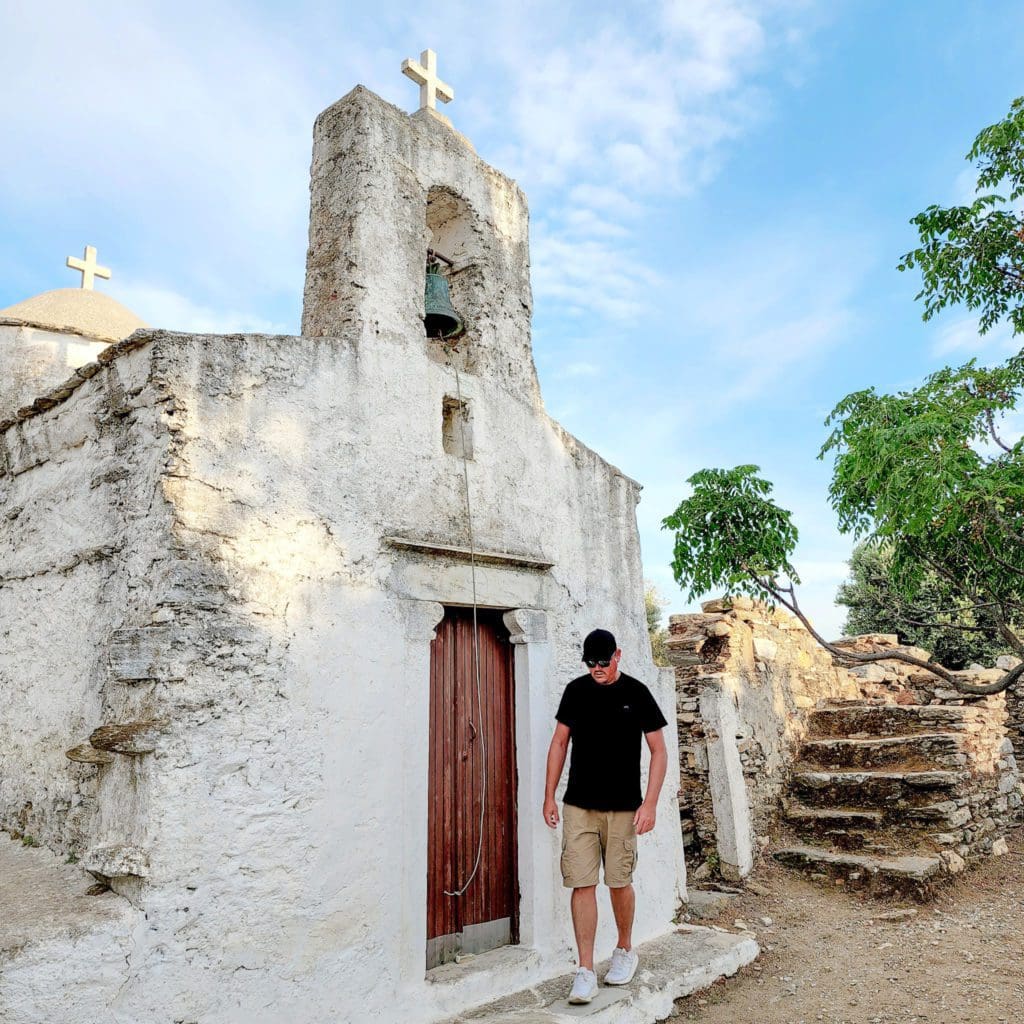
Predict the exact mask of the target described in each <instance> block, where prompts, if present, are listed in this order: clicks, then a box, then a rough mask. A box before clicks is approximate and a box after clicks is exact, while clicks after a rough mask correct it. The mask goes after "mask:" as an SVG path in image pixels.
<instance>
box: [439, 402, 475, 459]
mask: <svg viewBox="0 0 1024 1024" xmlns="http://www.w3.org/2000/svg"><path fill="white" fill-rule="evenodd" d="M441 445H442V447H443V448H444V450H445V451H446V452H447V453H448V454H449V455H454V456H455V457H456V458H459V459H471V458H473V415H472V413H471V412H470V408H469V403H468V402H460V401H459V400H458V399H457V398H454V397H453V396H452V395H445V396H444V399H443V400H442V402H441Z"/></svg>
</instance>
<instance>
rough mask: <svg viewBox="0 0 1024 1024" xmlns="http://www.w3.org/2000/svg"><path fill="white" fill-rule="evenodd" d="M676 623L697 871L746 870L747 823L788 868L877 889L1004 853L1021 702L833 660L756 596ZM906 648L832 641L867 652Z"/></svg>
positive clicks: (673, 635) (684, 810) (900, 667)
mask: <svg viewBox="0 0 1024 1024" xmlns="http://www.w3.org/2000/svg"><path fill="white" fill-rule="evenodd" d="M669 630H670V639H669V642H668V649H669V651H670V658H671V660H672V661H673V663H674V664H675V667H676V683H677V698H678V723H679V741H680V754H681V758H682V762H681V789H680V814H681V819H682V827H683V832H684V841H685V842H686V845H687V852H688V855H689V857H690V859H691V864H696V865H698V867H697V871H696V874H697V877H701V876H702V875H706V874H708V873H709V872H710V871H711V870H713V869H716V868H717V869H718V870H719V871H720V872H721V873H722V874H723V875H725V876H726V877H736V876H742V875H743V874H745V873H746V870H749V867H748V864H749V863H750V857H744V856H743V853H742V851H743V847H744V837H743V835H742V834H740V831H741V830H740V829H738V825H740V826H742V824H743V822H744V820H745V821H746V822H747V825H746V827H747V829H748V837H749V838H748V839H747V844H746V845H747V847H748V848H749V849H750V850H751V852H752V853H756V851H757V850H758V848H766V847H768V846H769V845H773V847H774V848H775V850H776V852H777V854H779V855H781V856H780V859H782V860H783V861H784V862H786V863H789V864H791V865H794V866H801V867H805V868H807V869H809V870H811V871H812V872H814V873H815V874H817V875H821V876H823V877H824V876H829V877H834V878H840V879H841V880H843V881H844V882H847V883H849V884H865V885H870V886H871V887H872V888H873V889H876V890H885V889H886V887H887V886H888V888H889V889H890V890H891V889H894V888H904V889H908V890H911V891H914V892H916V893H917V894H918V895H925V894H927V893H928V892H929V891H930V889H931V885H932V880H933V876H934V877H936V878H937V877H940V876H946V875H949V874H953V873H956V872H957V871H959V870H962V868H963V867H964V866H965V865H966V863H968V862H970V861H971V860H973V859H976V858H977V857H979V856H983V855H986V854H990V853H993V852H994V853H999V852H1001V851H1002V849H1003V847H1004V844H1003V843H1001V841H1000V840H1001V836H1002V835H1003V833H1004V832H1005V831H1006V830H1007V829H1008V828H1009V827H1011V826H1012V824H1013V823H1014V822H1015V821H1017V820H1019V818H1020V814H1021V782H1020V776H1019V774H1018V772H1017V765H1016V760H1015V757H1014V748H1013V742H1012V738H1011V737H1012V736H1013V735H1014V732H1013V730H1014V728H1015V723H1019V714H1020V712H1019V707H1020V705H1019V703H1018V698H1017V697H1016V695H1014V694H1010V695H1009V700H1008V699H1007V696H1006V695H1004V694H998V695H995V696H991V697H984V698H971V697H967V696H965V695H964V694H962V693H960V692H959V691H957V690H955V689H952V688H950V687H949V685H948V684H946V683H944V682H943V681H942V680H939V679H938V678H937V677H935V676H933V675H931V673H928V672H924V671H921V670H919V669H917V668H914V667H913V666H908V665H904V664H900V663H898V662H884V663H873V664H869V665H858V666H854V667H853V668H845V667H841V666H838V665H836V664H834V663H833V661H832V658H831V656H830V655H829V654H828V653H827V652H825V651H824V650H822V649H821V648H820V647H819V646H818V645H817V644H816V643H815V642H814V640H813V639H812V638H811V636H810V635H809V634H808V633H807V632H806V630H805V629H804V628H803V626H802V625H801V624H800V623H799V621H797V620H796V619H794V618H792V617H791V616H789V615H787V614H785V613H783V612H779V611H770V610H768V609H767V608H765V607H763V606H760V605H755V604H754V603H753V602H751V601H750V600H749V599H746V598H736V599H734V600H733V601H732V603H731V604H729V603H726V602H722V601H712V602H708V603H706V604H705V605H704V606H703V611H702V613H701V614H699V615H678V616H673V617H672V619H671V621H670V627H669ZM896 643H897V640H896V637H894V636H887V635H869V636H863V637H855V638H845V639H843V640H841V641H837V645H838V646H840V647H843V648H846V649H849V650H851V651H859V652H882V651H884V650H886V649H895V647H896ZM907 651H908V653H911V654H914V655H916V656H918V657H927V656H928V655H927V652H925V651H920V650H916V649H907ZM966 675H969V676H970V677H971V678H972V679H973V680H976V681H988V680H989V679H990V678H994V677H995V676H997V675H998V672H997V670H994V669H993V670H982V669H977V668H975V669H972V671H971V672H969V673H966ZM723 694H724V695H727V698H726V700H725V703H726V704H728V705H730V706H731V708H732V710H731V711H730V713H728V714H726V715H723V714H722V711H721V707H722V704H723V699H722V695H723ZM723 723H728V727H727V729H726V730H725V732H726V733H729V734H728V735H722V732H723V730H722V728H721V727H722V724H723ZM1016 728H1017V729H1019V724H1017V725H1016ZM1017 735H1018V736H1019V732H1018V733H1017ZM723 747H724V748H732V750H731V754H732V757H733V758H734V759H735V762H736V764H737V765H738V767H739V773H738V774H737V773H733V774H730V752H729V751H728V750H726V751H725V752H723V750H722V748H723ZM737 805H739V808H740V809H739V811H737V809H736V808H737ZM744 815H746V817H745V818H744ZM837 858H838V860H837ZM886 858H889V859H890V860H892V859H893V858H897V859H899V858H902V860H901V861H900V863H899V864H895V865H894V864H886V863H885V860H886ZM865 860H869V861H871V863H867V864H866V863H865ZM879 861H881V863H879Z"/></svg>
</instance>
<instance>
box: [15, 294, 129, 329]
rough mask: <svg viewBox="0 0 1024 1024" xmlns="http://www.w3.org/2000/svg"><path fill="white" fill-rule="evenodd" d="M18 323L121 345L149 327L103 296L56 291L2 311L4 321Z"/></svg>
mask: <svg viewBox="0 0 1024 1024" xmlns="http://www.w3.org/2000/svg"><path fill="white" fill-rule="evenodd" d="M3 320H8V321H10V320H16V321H18V322H20V323H23V324H27V325H29V326H31V327H41V328H43V329H44V330H45V329H49V330H56V331H65V332H68V333H71V334H80V335H83V336H84V337H87V338H94V339H95V340H97V341H121V340H122V339H124V338H127V337H128V335H129V334H131V333H132V331H135V330H138V328H140V327H147V326H148V324H146V323H144V322H143V321H142V320H140V319H139V318H138V317H137V316H136V315H135V314H134V313H133V312H132V311H131V310H130V309H127V308H126V307H125V306H122V305H121V303H120V302H117V301H116V300H115V299H112V298H111V297H110V296H109V295H104V294H103V292H97V291H93V290H92V289H89V288H55V289H54V290H53V291H52V292H43V293H42V294H41V295H36V296H35V297H34V298H31V299H26V300H25V301H24V302H18V303H15V305H13V306H8V307H7V308H6V309H0V321H3Z"/></svg>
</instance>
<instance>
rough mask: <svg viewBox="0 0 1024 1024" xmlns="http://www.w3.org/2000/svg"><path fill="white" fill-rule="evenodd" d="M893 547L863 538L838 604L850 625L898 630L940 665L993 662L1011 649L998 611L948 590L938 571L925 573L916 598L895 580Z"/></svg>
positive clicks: (855, 629) (857, 629)
mask: <svg viewBox="0 0 1024 1024" xmlns="http://www.w3.org/2000/svg"><path fill="white" fill-rule="evenodd" d="M891 568H892V551H891V550H890V548H889V547H888V546H887V545H885V544H869V543H867V542H861V543H860V544H858V545H857V546H856V547H855V548H854V549H853V554H852V555H851V557H850V576H849V579H847V580H846V581H845V582H843V583H841V584H840V585H839V590H838V592H837V594H836V604H838V605H842V606H843V607H845V608H846V609H847V616H846V625H845V627H844V628H845V630H846V632H847V633H848V634H850V635H856V634H858V633H895V634H896V635H897V636H898V637H899V639H900V643H901V644H907V645H910V646H913V647H923V648H924V649H925V650H927V651H931V653H932V657H933V659H934V660H935V661H937V662H938V663H939V664H940V665H943V666H945V667H946V668H951V669H962V668H966V667H967V666H968V665H969V664H971V663H972V662H980V663H982V664H989V665H991V664H992V662H993V660H994V659H995V658H996V657H998V656H999V655H1000V654H1002V653H1003V652H1004V651H1005V650H1006V642H1005V641H1004V640H1003V639H1002V637H1001V636H1000V635H999V629H998V626H997V625H996V623H995V622H994V621H993V619H992V616H991V615H989V614H987V613H986V612H985V610H984V609H983V610H981V611H976V610H974V609H973V608H971V607H970V606H969V605H968V604H967V603H966V602H965V601H963V600H962V599H961V600H959V601H958V600H957V599H956V598H955V597H954V596H953V595H950V594H948V593H947V589H948V588H946V587H944V586H943V583H942V580H941V578H940V577H939V576H937V575H936V574H935V573H934V572H933V571H931V570H929V571H928V572H927V573H925V575H924V577H923V579H922V581H921V587H920V589H919V590H918V592H917V594H916V595H915V597H914V598H913V600H908V599H907V598H906V597H904V595H903V594H902V593H900V591H899V590H897V589H896V588H895V587H894V586H893V585H892V580H891V577H890V573H891Z"/></svg>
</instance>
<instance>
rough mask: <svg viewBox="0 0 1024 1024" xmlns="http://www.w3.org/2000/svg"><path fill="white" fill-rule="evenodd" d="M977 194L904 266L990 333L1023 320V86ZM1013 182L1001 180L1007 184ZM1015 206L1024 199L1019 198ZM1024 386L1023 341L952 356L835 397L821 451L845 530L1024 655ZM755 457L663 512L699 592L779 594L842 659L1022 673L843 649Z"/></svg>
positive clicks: (698, 477)
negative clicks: (904, 377) (981, 362)
mask: <svg viewBox="0 0 1024 1024" xmlns="http://www.w3.org/2000/svg"><path fill="white" fill-rule="evenodd" d="M968 159H970V160H972V161H975V162H976V163H977V167H978V177H977V190H976V191H977V193H979V195H978V198H977V199H976V200H975V201H974V202H973V203H972V204H971V205H970V206H956V207H951V208H948V209H947V208H943V207H939V206H930V207H928V209H927V210H925V211H924V212H923V213H920V214H918V216H917V217H915V218H914V219H913V220H912V222H911V223H913V224H915V225H916V226H917V229H918V233H919V236H920V241H921V245H920V247H918V248H917V249H914V250H913V251H911V252H909V253H907V254H906V255H905V256H904V257H903V260H902V261H901V263H900V264H899V269H900V270H909V269H911V268H918V269H919V270H920V272H921V276H922V289H921V291H920V293H919V294H918V296H917V297H918V299H922V300H923V301H924V313H923V316H924V318H925V319H926V320H929V319H931V317H932V316H934V315H935V314H936V313H937V312H939V311H940V310H942V309H945V308H946V307H947V306H950V305H953V304H958V303H959V304H963V305H964V306H966V307H967V308H968V309H971V310H978V311H980V312H979V329H980V330H981V332H982V333H984V332H985V331H988V330H990V329H991V328H992V327H993V326H995V325H996V324H997V323H1000V322H1002V321H1005V322H1007V323H1008V324H1009V326H1010V328H1011V330H1012V331H1013V333H1014V334H1015V335H1019V334H1021V333H1024V219H1022V216H1021V214H1020V212H1019V210H1018V208H1017V207H1019V205H1020V200H1021V199H1022V198H1024V97H1022V98H1019V99H1016V100H1014V101H1013V103H1012V104H1011V107H1010V111H1009V113H1008V115H1007V116H1006V117H1005V118H1004V119H1003V120H1002V121H1000V122H998V123H996V124H994V125H990V126H989V127H988V128H986V129H985V130H984V131H983V132H981V134H980V135H979V136H978V137H977V139H976V140H975V142H974V145H973V147H972V148H971V150H970V152H969V153H968ZM997 186H998V187H1000V188H1002V189H1003V190H1004V192H1005V195H999V194H996V193H994V192H991V191H987V192H986V191H985V190H991V189H994V188H996V187H997ZM1014 204H1017V205H1016V206H1015V205H1014ZM1022 390H1024V352H1020V353H1018V354H1017V355H1016V356H1013V357H1012V358H1010V359H1009V360H1007V362H1006V363H1004V364H1002V365H1000V366H996V367H993V368H991V369H986V368H984V367H980V366H978V365H977V364H976V363H975V362H974V361H973V360H972V361H971V362H969V363H967V364H965V365H964V366H961V367H959V368H958V369H950V368H944V369H942V370H939V371H938V372H937V373H933V374H932V375H931V376H930V377H928V378H927V379H926V380H925V381H924V383H923V384H921V385H920V386H919V387H917V388H914V389H913V390H910V391H901V392H899V393H897V394H895V395H884V394H878V393H877V392H876V391H875V389H874V388H867V389H866V390H863V391H857V392H854V393H853V394H851V395H847V396H846V398H844V399H843V400H842V401H841V402H839V404H838V405H837V406H836V407H835V409H833V411H832V413H831V415H830V416H829V418H828V420H826V426H828V427H831V428H832V429H831V433H830V434H829V435H828V437H827V439H826V441H825V444H824V446H823V447H822V449H821V452H820V455H819V457H820V458H825V457H828V456H831V457H832V459H833V468H832V484H831V486H830V488H829V498H830V500H831V503H832V507H833V508H834V509H835V511H836V513H837V515H838V518H839V528H840V530H842V531H843V532H844V533H847V534H850V535H852V536H853V538H854V539H855V540H862V541H868V542H870V543H873V544H884V545H885V546H886V549H887V551H888V553H889V556H890V560H889V565H888V569H887V575H888V580H889V583H890V585H891V587H892V588H893V591H894V593H896V594H898V595H899V596H900V598H901V599H902V600H904V601H907V602H915V601H918V602H920V601H921V600H922V599H923V595H924V594H925V593H926V592H931V596H930V598H929V602H930V604H931V610H932V612H934V613H936V614H937V615H939V617H940V618H941V619H942V621H944V622H945V623H947V624H948V623H949V622H950V620H951V619H952V618H953V617H955V616H957V615H960V616H964V615H967V616H969V617H970V619H971V620H972V621H974V622H977V623H979V624H981V623H982V622H983V621H984V622H990V623H992V624H994V626H995V630H996V634H997V636H998V638H999V639H1000V640H1001V641H1002V642H1003V644H1004V645H1005V648H1006V649H1007V650H1010V651H1012V652H1013V653H1014V654H1016V655H1017V656H1018V657H1021V658H1024V635H1022V633H1021V630H1020V629H1019V628H1018V627H1017V626H1015V625H1014V624H1015V623H1022V622H1024V449H1022V444H1024V439H1020V438H1018V439H1017V440H1013V438H1012V437H1011V436H1009V435H1007V433H1006V430H1005V419H1006V416H1007V414H1009V413H1011V412H1013V411H1014V410H1015V408H1016V406H1017V403H1018V401H1019V399H1020V397H1021V392H1022ZM758 472H759V470H758V467H756V466H749V465H748V466H737V467H736V468H735V469H732V470H713V469H712V470H701V471H700V472H699V473H696V474H695V475H694V476H692V477H691V478H690V480H689V481H688V482H689V483H690V484H691V485H692V487H693V493H692V494H691V496H690V497H689V498H686V499H685V500H684V501H683V502H682V503H681V504H680V505H679V507H678V508H677V509H676V511H675V512H674V513H673V514H672V515H670V516H667V517H666V518H665V520H664V526H665V527H666V528H668V529H672V530H675V531H676V540H675V549H674V555H673V563H672V568H673V572H674V573H675V576H676V579H677V580H678V581H679V582H680V584H681V585H682V586H683V587H684V588H687V587H688V588H689V594H690V597H691V599H692V598H695V597H698V596H700V595H701V594H704V593H707V592H708V591H710V590H713V589H716V588H724V589H725V591H726V593H736V592H738V591H745V592H747V593H750V594H753V595H754V596H756V597H760V598H762V599H764V600H768V601H770V602H773V603H776V602H777V603H779V604H782V605H783V606H784V607H786V608H788V609H789V610H790V611H791V612H792V613H793V614H795V615H797V616H798V617H799V618H800V619H801V620H802V621H803V623H804V625H805V626H806V627H807V628H808V630H809V631H810V632H811V634H812V635H813V636H814V637H815V639H816V640H817V641H818V642H819V643H820V644H822V646H824V647H825V648H826V649H827V650H829V651H830V652H831V653H833V654H834V655H836V656H837V657H839V658H840V659H841V660H843V661H847V662H852V661H859V662H867V661H886V660H895V661H903V662H907V663H909V664H912V665H917V666H919V667H921V668H927V669H928V670H929V671H931V672H933V673H934V674H935V675H937V676H939V677H941V678H942V679H945V680H946V681H947V682H949V683H950V684H952V685H954V686H957V687H958V688H959V689H961V690H963V691H964V692H967V693H975V694H986V693H997V692H999V691H1001V690H1004V689H1006V687H1007V686H1010V685H1011V684H1013V683H1015V682H1016V680H1017V679H1019V678H1021V676H1022V675H1024V662H1022V663H1021V665H1019V666H1017V668H1015V669H1012V670H1011V671H1009V672H1007V673H1006V674H1004V676H1003V678H1002V679H1000V680H999V681H997V682H995V683H992V684H990V685H986V686H973V685H970V684H967V683H963V682H961V681H960V680H957V679H956V678H954V677H953V676H951V675H950V673H949V671H948V670H947V669H945V668H944V667H943V666H942V665H939V664H937V663H936V662H934V661H928V662H926V661H924V660H922V659H919V658H914V657H912V656H910V655H906V654H902V653H896V654H860V655H853V654H851V653H848V652H843V651H841V650H838V649H837V648H835V647H833V646H832V645H831V644H829V643H828V642H827V641H826V640H824V638H822V637H821V636H820V635H819V634H818V633H817V632H816V631H815V630H814V629H813V627H812V626H811V624H810V622H808V620H807V618H806V616H804V614H803V613H802V612H801V611H800V607H799V603H798V601H797V597H796V591H795V584H796V583H798V582H799V581H798V580H797V577H796V573H795V571H794V569H793V566H792V564H791V561H790V559H791V557H792V554H793V551H794V550H795V547H796V540H797V531H796V527H795V526H794V525H793V522H792V518H791V516H790V513H789V512H787V511H786V510H785V509H781V508H779V507H778V506H777V505H776V504H775V503H774V502H773V501H772V500H771V490H772V485H771V484H770V483H769V482H768V481H766V480H763V479H761V478H760V477H758V476H757V473H758Z"/></svg>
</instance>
